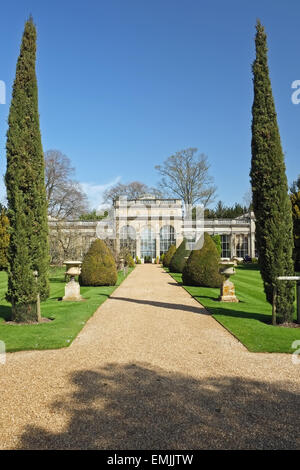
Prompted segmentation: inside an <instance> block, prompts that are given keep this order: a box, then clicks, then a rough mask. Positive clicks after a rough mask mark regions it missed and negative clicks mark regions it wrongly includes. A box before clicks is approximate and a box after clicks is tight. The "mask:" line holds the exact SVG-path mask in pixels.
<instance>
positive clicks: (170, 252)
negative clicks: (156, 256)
mask: <svg viewBox="0 0 300 470" xmlns="http://www.w3.org/2000/svg"><path fill="white" fill-rule="evenodd" d="M175 251H176V246H175V245H171V246H170V248H169V249H168V251H167V253H165V256H164V259H163V265H164V266H165V267H166V268H168V267H169V265H170V262H171V259H172V257H173V255H174V254H175Z"/></svg>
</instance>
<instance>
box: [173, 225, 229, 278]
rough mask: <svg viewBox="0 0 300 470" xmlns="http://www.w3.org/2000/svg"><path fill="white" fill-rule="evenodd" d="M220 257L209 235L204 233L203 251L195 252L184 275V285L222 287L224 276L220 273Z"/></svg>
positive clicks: (192, 253) (186, 266)
mask: <svg viewBox="0 0 300 470" xmlns="http://www.w3.org/2000/svg"><path fill="white" fill-rule="evenodd" d="M219 262H220V256H219V253H218V250H217V247H216V245H215V243H214V241H213V240H212V238H211V236H210V235H208V233H204V244H203V247H202V248H201V250H193V251H191V254H190V256H189V258H188V260H187V262H186V265H185V267H184V269H183V273H182V282H183V284H186V285H190V286H204V287H220V286H221V283H222V281H223V276H222V275H221V274H220V273H219Z"/></svg>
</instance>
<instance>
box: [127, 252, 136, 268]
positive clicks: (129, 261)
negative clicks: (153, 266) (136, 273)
mask: <svg viewBox="0 0 300 470" xmlns="http://www.w3.org/2000/svg"><path fill="white" fill-rule="evenodd" d="M125 264H126V266H128V267H129V268H134V266H135V262H134V259H133V258H132V256H131V254H127V256H126V258H125Z"/></svg>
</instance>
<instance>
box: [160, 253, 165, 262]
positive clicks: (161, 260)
mask: <svg viewBox="0 0 300 470" xmlns="http://www.w3.org/2000/svg"><path fill="white" fill-rule="evenodd" d="M164 257H165V254H164V253H163V254H162V255H161V256H160V262H161V263H162V264H163V263H164Z"/></svg>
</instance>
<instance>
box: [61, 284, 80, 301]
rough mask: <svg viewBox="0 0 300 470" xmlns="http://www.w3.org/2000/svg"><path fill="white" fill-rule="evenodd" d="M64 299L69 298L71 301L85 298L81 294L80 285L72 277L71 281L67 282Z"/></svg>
mask: <svg viewBox="0 0 300 470" xmlns="http://www.w3.org/2000/svg"><path fill="white" fill-rule="evenodd" d="M63 300H68V301H70V302H78V301H80V300H83V298H82V297H81V295H80V285H79V283H78V282H76V281H75V279H74V278H72V279H71V281H70V282H68V284H66V286H65V295H64V297H63Z"/></svg>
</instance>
